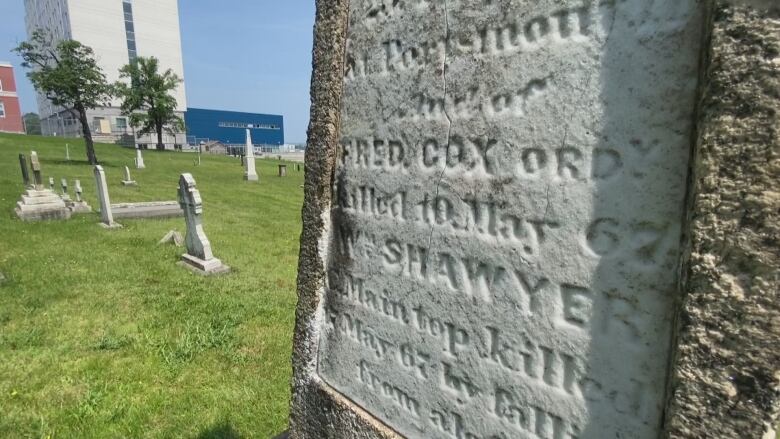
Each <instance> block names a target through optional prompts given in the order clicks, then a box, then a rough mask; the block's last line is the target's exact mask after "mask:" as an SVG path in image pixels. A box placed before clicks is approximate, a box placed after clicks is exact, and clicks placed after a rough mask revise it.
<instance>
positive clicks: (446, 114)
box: [428, 0, 452, 250]
mask: <svg viewBox="0 0 780 439" xmlns="http://www.w3.org/2000/svg"><path fill="white" fill-rule="evenodd" d="M443 3H444V37H445V41H449V38H450V20H449V8H448V7H447V0H444V2H443ZM442 81H443V83H444V107H443V108H444V117H445V118H447V146H446V147H445V156H444V166H442V168H441V172H440V173H439V177H438V179H437V180H436V191H435V192H434V194H435V195H434V197H433V206H432V207H433V210H434V212H435V211H436V200H438V198H439V187H440V186H441V182H442V179H443V178H444V171H446V170H447V159H448V158H449V156H450V138H451V136H452V118H451V117H450V113H449V112H448V109H447V49H446V47H445V49H444V62H443V63H442ZM433 227H434V225H433V224H431V233H430V235H428V249H429V250H430V248H431V245H432V244H433Z"/></svg>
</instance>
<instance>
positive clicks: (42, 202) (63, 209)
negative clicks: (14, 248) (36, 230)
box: [14, 151, 71, 221]
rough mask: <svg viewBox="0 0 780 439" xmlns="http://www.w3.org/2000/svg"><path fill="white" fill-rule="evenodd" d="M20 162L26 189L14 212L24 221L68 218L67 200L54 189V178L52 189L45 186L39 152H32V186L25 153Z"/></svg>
mask: <svg viewBox="0 0 780 439" xmlns="http://www.w3.org/2000/svg"><path fill="white" fill-rule="evenodd" d="M19 164H20V166H21V167H22V180H23V181H24V186H25V191H24V193H22V196H21V199H20V200H19V201H17V202H16V208H15V209H14V212H15V213H16V216H17V217H19V218H20V219H21V220H23V221H41V220H66V219H69V218H70V213H71V212H70V210H68V208H67V206H66V205H65V202H64V201H63V200H62V198H60V197H59V196H58V195H57V194H56V193H54V191H53V190H52V189H53V187H54V179H52V178H50V179H49V184H50V186H51V188H50V189H47V188H45V187H44V186H43V180H42V176H41V164H40V162H39V161H38V154H37V153H36V152H35V151H33V152H32V153H30V168H31V169H32V171H33V180H34V184H33V186H30V184H29V183H30V180H29V174H27V172H26V168H25V165H26V160H25V158H24V156H23V155H20V156H19Z"/></svg>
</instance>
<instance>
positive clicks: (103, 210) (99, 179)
mask: <svg viewBox="0 0 780 439" xmlns="http://www.w3.org/2000/svg"><path fill="white" fill-rule="evenodd" d="M94 173H95V186H96V187H97V195H98V201H99V202H100V219H101V223H100V225H101V226H103V227H106V228H116V227H122V225H121V224H119V223H116V222H114V215H113V214H112V213H111V199H110V198H109V196H108V183H107V182H106V172H105V171H104V170H103V167H102V166H100V165H97V166H95V171H94Z"/></svg>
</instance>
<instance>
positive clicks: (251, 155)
mask: <svg viewBox="0 0 780 439" xmlns="http://www.w3.org/2000/svg"><path fill="white" fill-rule="evenodd" d="M245 155H246V158H244V157H243V156H242V160H243V161H244V165H245V170H244V180H247V181H257V180H258V177H257V171H256V170H255V147H254V145H252V133H251V132H250V130H249V128H247V129H246V148H245Z"/></svg>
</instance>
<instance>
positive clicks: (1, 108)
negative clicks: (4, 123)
mask: <svg viewBox="0 0 780 439" xmlns="http://www.w3.org/2000/svg"><path fill="white" fill-rule="evenodd" d="M0 117H5V103H4V102H0Z"/></svg>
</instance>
